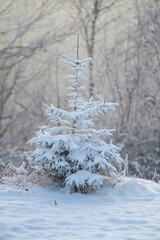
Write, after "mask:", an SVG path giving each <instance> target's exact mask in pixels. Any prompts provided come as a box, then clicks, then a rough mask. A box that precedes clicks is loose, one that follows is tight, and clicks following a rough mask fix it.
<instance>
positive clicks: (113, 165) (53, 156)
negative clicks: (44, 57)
mask: <svg viewBox="0 0 160 240" xmlns="http://www.w3.org/2000/svg"><path fill="white" fill-rule="evenodd" d="M62 57H63V58H64V59H65V60H62V61H61V62H63V63H65V64H68V65H69V66H71V68H72V70H74V74H73V75H69V76H66V78H68V79H69V83H70V84H71V86H70V87H68V88H67V89H68V90H69V91H70V92H69V93H68V97H69V98H71V99H70V100H69V101H68V102H69V109H70V111H67V110H62V109H58V108H56V107H55V106H54V105H51V106H47V108H46V114H47V116H48V119H49V121H50V123H51V125H52V126H50V127H48V126H44V127H41V129H40V131H39V132H37V136H36V137H34V138H33V139H31V140H30V141H29V142H30V143H31V144H33V145H35V146H36V150H35V151H34V156H35V160H36V162H37V163H38V164H40V165H41V166H42V167H43V168H45V169H47V170H48V171H50V172H51V173H52V176H53V175H54V176H55V178H56V179H57V180H58V181H60V182H63V185H65V186H68V187H69V188H70V190H71V191H79V192H90V191H92V190H95V189H97V188H99V187H101V186H102V185H103V184H104V182H105V181H106V180H110V181H112V180H114V179H116V177H117V175H118V172H119V171H121V166H122V164H123V160H122V158H121V157H120V155H119V153H118V147H116V146H115V145H113V144H112V142H110V143H108V144H107V143H106V142H104V140H103V139H104V138H105V139H106V137H108V136H111V135H112V134H111V130H109V129H102V130H96V129H95V128H94V123H93V121H92V118H93V117H94V116H98V115H99V114H104V113H107V111H108V110H114V108H115V106H117V104H116V103H107V102H106V100H105V99H104V98H103V96H102V95H99V96H97V97H98V100H97V101H93V99H92V98H91V99H90V100H89V101H88V102H85V101H84V99H83V98H82V97H80V93H81V91H83V90H84V89H85V87H84V86H81V85H80V83H81V81H82V80H86V78H85V77H84V76H83V75H82V74H81V71H86V70H87V69H86V68H84V65H85V63H86V62H88V61H91V60H92V59H91V58H87V59H84V60H80V59H79V34H78V35H77V56H76V59H75V60H73V59H71V58H69V57H67V56H62Z"/></svg>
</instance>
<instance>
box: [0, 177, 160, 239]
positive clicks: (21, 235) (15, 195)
mask: <svg viewBox="0 0 160 240" xmlns="http://www.w3.org/2000/svg"><path fill="white" fill-rule="evenodd" d="M0 239H1V240H22V239H29V240H33V239H34V240H35V239H39V240H45V239H46V240H53V239H56V240H57V239H61V240H62V239H63V240H74V239H86V240H94V239H95V240H99V239H103V240H106V239H111V240H140V239H142V240H143V239H144V240H159V239H160V185H159V184H156V183H153V182H151V181H147V180H142V179H134V178H124V179H123V181H122V182H121V183H119V184H118V185H116V186H115V187H107V186H105V187H102V188H101V189H100V190H97V191H96V192H95V193H94V194H88V195H86V194H80V193H74V194H69V192H68V190H67V188H65V189H61V190H58V189H56V188H55V187H48V188H44V187H39V186H36V185H33V186H32V185H28V191H24V190H23V191H20V190H17V189H13V188H11V187H9V186H4V185H0Z"/></svg>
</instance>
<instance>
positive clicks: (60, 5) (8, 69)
mask: <svg viewBox="0 0 160 240" xmlns="http://www.w3.org/2000/svg"><path fill="white" fill-rule="evenodd" d="M77 32H79V33H80V46H81V48H80V58H86V57H91V58H92V59H93V61H92V62H89V63H88V69H89V71H88V82H87V83H86V84H87V86H86V87H87V89H89V91H88V95H86V96H84V97H85V98H86V99H88V98H90V97H93V98H94V96H95V95H97V94H100V93H102V94H105V96H106V98H107V100H109V102H117V103H119V107H117V109H116V111H115V112H114V113H112V114H110V115H109V117H108V118H107V119H106V117H105V118H104V117H102V118H101V119H98V118H97V126H98V127H99V128H101V127H104V126H107V125H108V126H109V127H110V128H114V129H116V130H115V132H114V134H113V136H114V143H115V144H116V145H118V146H119V148H120V152H121V154H122V157H124V156H125V155H126V154H127V155H128V162H129V174H131V175H134V174H136V175H137V176H139V177H145V178H150V179H152V178H153V177H154V178H156V177H158V175H159V174H160V44H159V43H160V1H158V0H141V1H139V0H128V1H127V0H125V1H124V0H107V1H106V0H86V1H83V0H54V1H53V0H39V1H36V0H23V1H20V0H14V1H9V0H7V1H4V0H0V170H1V171H2V170H3V169H4V167H5V165H6V164H7V163H8V162H9V161H10V160H13V161H17V160H18V161H23V160H25V159H26V158H27V151H28V149H30V148H31V147H30V146H29V145H28V144H26V142H27V141H28V140H29V139H31V138H32V136H33V134H34V132H35V130H38V126H40V125H43V124H46V125H47V122H46V117H45V115H44V109H45V108H44V107H43V104H44V103H46V104H51V103H53V104H54V105H55V106H56V107H57V108H60V107H61V108H63V109H66V108H67V104H66V98H65V95H66V94H64V93H65V89H66V86H67V81H66V80H65V78H64V75H66V73H67V71H68V69H67V67H65V66H64V65H63V64H61V63H60V57H61V55H62V54H65V55H69V56H70V57H72V58H75V56H76V52H73V51H72V49H76V47H75V46H76V34H77ZM64 67H65V68H64ZM155 171H156V172H155Z"/></svg>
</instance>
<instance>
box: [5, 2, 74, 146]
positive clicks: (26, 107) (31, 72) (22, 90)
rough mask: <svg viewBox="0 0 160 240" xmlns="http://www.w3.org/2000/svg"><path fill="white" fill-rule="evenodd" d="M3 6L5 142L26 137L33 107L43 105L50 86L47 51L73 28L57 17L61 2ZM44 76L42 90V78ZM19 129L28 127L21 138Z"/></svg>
mask: <svg viewBox="0 0 160 240" xmlns="http://www.w3.org/2000/svg"><path fill="white" fill-rule="evenodd" d="M0 5H1V10H0V26H1V31H0V141H1V143H4V144H5V143H6V139H8V140H9V142H12V141H16V140H18V139H19V138H20V139H21V138H25V139H26V137H27V134H28V133H29V131H28V130H29V129H25V122H26V121H28V122H29V121H30V120H29V119H30V118H31V122H33V121H32V115H34V114H36V111H35V108H33V106H34V104H36V102H37V99H38V104H39V106H40V105H41V104H42V102H43V100H44V99H43V98H44V93H45V91H46V89H47V87H46V85H47V83H46V75H45V74H46V68H47V66H46V63H45V62H46V59H47V57H46V55H47V54H46V53H47V51H48V52H49V50H50V49H49V47H50V46H53V45H54V44H55V43H57V42H60V41H62V40H63V39H64V38H65V37H66V36H67V35H69V34H70V33H71V30H70V28H69V25H65V26H64V24H62V23H63V22H59V21H58V20H57V15H56V14H57V13H58V11H60V5H59V4H58V1H52V0H46V1H41V0H40V1H35V0H32V1H31V0H24V1H20V0H15V1H3V0H1V1H0ZM43 77H44V80H43V81H44V83H43V86H44V88H43V90H42V87H40V86H41V83H40V81H39V82H38V78H39V79H42V78H43ZM33 81H34V82H35V81H37V82H36V83H35V84H36V85H37V89H36V91H35V90H34V89H35V88H33V85H34V84H33ZM29 84H30V86H31V87H30V90H29V88H28V85H29ZM34 91H35V92H34ZM37 94H38V95H39V97H40V98H41V101H39V100H40V98H38V95H37ZM35 106H36V105H35ZM40 109H41V107H40ZM26 114H27V115H26ZM31 124H32V123H31ZM16 129H17V131H16ZM18 129H23V130H24V132H23V134H21V135H22V136H21V137H20V136H19V134H18V133H19V132H18ZM8 140H7V142H8Z"/></svg>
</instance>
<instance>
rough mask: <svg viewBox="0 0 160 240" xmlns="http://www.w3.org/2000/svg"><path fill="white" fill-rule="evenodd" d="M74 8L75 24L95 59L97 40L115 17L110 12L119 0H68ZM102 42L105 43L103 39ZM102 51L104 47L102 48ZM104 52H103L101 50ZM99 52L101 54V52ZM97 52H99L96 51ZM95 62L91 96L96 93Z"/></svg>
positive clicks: (91, 66)
mask: <svg viewBox="0 0 160 240" xmlns="http://www.w3.org/2000/svg"><path fill="white" fill-rule="evenodd" d="M68 2H69V4H70V6H71V7H72V9H73V14H74V15H73V18H74V19H75V25H76V26H77V29H79V30H80V33H81V35H82V37H83V39H84V41H85V44H86V50H87V54H88V56H90V57H91V58H93V59H94V57H95V52H96V41H97V39H98V37H99V36H101V34H102V32H103V30H104V28H106V26H107V25H109V24H111V23H112V22H113V21H115V20H116V19H114V18H113V17H112V18H110V19H109V17H108V13H109V12H110V11H111V9H112V8H114V7H116V3H118V1H117V0H109V1H105V0H87V1H83V0H76V1H74V0H68ZM110 16H111V15H110ZM101 42H102V43H103V41H102V39H101ZM101 51H103V49H102V48H101ZM101 53H102V52H101ZM101 53H99V54H101ZM96 54H97V52H96ZM93 68H94V67H93V62H90V63H89V97H91V96H93V95H94V91H95V81H96V80H95V77H94V73H93Z"/></svg>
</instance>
